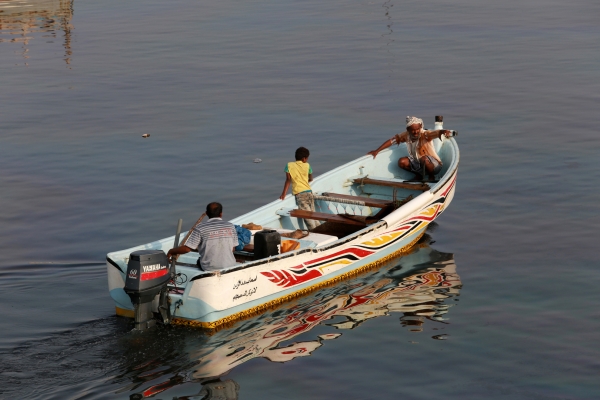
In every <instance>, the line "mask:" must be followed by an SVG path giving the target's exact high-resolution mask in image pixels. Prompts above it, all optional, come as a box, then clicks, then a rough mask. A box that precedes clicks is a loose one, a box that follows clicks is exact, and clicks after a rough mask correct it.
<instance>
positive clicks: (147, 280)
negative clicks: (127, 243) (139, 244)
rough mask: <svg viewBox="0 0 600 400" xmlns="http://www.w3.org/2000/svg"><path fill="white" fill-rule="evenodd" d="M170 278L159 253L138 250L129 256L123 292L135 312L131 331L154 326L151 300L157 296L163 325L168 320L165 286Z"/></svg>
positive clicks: (164, 256) (169, 312)
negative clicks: (128, 298)
mask: <svg viewBox="0 0 600 400" xmlns="http://www.w3.org/2000/svg"><path fill="white" fill-rule="evenodd" d="M170 279H171V274H170V269H169V261H168V259H167V255H166V254H165V252H164V251H162V250H138V251H134V252H133V253H131V254H130V255H129V262H128V263H127V277H126V280H125V288H124V289H125V293H127V294H128V295H129V297H130V298H131V302H132V303H133V307H134V309H135V329H137V330H141V331H142V330H145V329H147V328H150V327H152V326H154V325H155V324H156V320H155V319H154V315H153V314H152V301H153V300H154V298H155V297H156V295H157V294H159V293H160V299H159V304H158V311H159V313H160V315H161V317H162V320H163V322H164V323H167V324H168V323H169V321H170V319H171V309H170V307H169V303H168V298H167V283H168V282H169V280H170Z"/></svg>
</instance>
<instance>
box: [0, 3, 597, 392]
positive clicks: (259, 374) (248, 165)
mask: <svg viewBox="0 0 600 400" xmlns="http://www.w3.org/2000/svg"><path fill="white" fill-rule="evenodd" d="M0 11H1V12H0V105H1V108H0V227H1V228H0V250H1V251H0V282H1V287H2V290H1V291H0V310H2V314H1V315H2V317H3V318H1V319H0V357H1V359H2V363H0V377H1V378H2V381H3V384H2V385H0V398H27V399H129V398H130V396H132V395H135V394H138V395H142V396H147V397H148V396H149V397H152V398H156V399H172V398H175V397H179V398H185V399H195V398H197V399H202V398H218V396H221V397H223V398H227V397H229V398H235V396H237V397H238V398H239V399H284V398H285V399H306V398H316V399H395V398H407V399H432V398H441V397H444V398H452V399H464V398H473V399H476V398H491V399H508V398H510V399H596V398H599V397H600V379H599V378H598V377H599V375H600V346H598V343H599V342H600V333H599V332H600V322H599V321H600V318H599V317H600V308H598V305H599V304H600V293H599V291H598V286H599V284H600V272H599V271H598V268H599V267H600V265H599V264H600V263H599V261H598V250H597V249H598V244H597V242H598V238H599V235H598V227H600V206H599V204H600V195H599V194H600V191H599V190H598V185H599V184H600V167H599V166H598V158H599V157H598V156H599V154H600V134H599V132H598V126H600V114H599V113H598V110H599V109H600V51H599V50H600V48H599V43H600V24H598V21H599V20H600V3H598V2H597V1H591V0H576V1H571V2H563V1H552V0H547V1H543V0H524V1H514V0H508V1H504V2H491V1H487V2H475V1H471V0H457V1H452V2H448V1H431V2H417V1H406V2H393V1H388V2H369V1H354V2H352V1H337V0H332V1H328V2H321V1H311V0H308V1H301V2H300V1H269V0H249V1H245V2H241V1H220V2H192V1H185V0H181V1H171V2H156V1H144V2H142V1H129V2H117V1H104V2H90V1H88V2H84V1H68V0H43V1H42V0H39V1H34V0H20V1H15V0H11V1H2V2H0ZM406 115H418V116H420V117H422V118H424V119H425V121H426V126H428V127H431V126H432V125H433V116H434V115H444V116H445V121H446V122H445V127H446V128H449V129H456V130H458V131H459V136H458V138H457V140H458V144H459V147H460V150H461V164H460V167H459V178H458V185H457V191H456V195H455V197H454V200H453V203H452V205H451V206H450V208H449V209H448V210H447V212H445V213H444V214H443V215H442V216H441V217H440V218H439V220H438V221H437V224H435V225H434V226H433V227H432V229H431V230H430V231H429V235H430V236H431V240H432V241H435V243H432V244H431V245H430V246H429V247H427V246H426V247H424V248H423V249H420V250H418V252H417V255H418V257H421V258H422V260H421V261H419V262H418V263H416V264H415V263H412V264H411V261H410V260H403V259H398V260H395V261H394V262H393V263H392V264H390V265H389V266H388V267H386V268H383V269H382V270H381V271H372V272H370V273H368V274H366V275H362V276H360V277H357V278H356V279H355V280H351V281H348V282H343V283H341V284H339V285H336V286H334V287H330V288H327V289H325V290H323V291H320V292H317V293H314V294H312V295H311V296H308V297H306V298H302V299H299V300H297V301H295V302H293V303H290V304H287V305H285V306H283V307H280V308H279V309H277V310H272V311H270V312H268V313H265V314H263V315H261V316H257V317H255V318H254V319H251V320H248V321H245V322H243V323H241V324H238V325H235V326H233V327H230V328H228V329H226V330H223V331H220V332H219V333H218V334H217V335H214V336H207V335H205V334H203V333H202V332H200V331H198V330H193V329H187V328H182V327H171V328H168V329H158V330H156V331H154V332H152V333H149V334H147V335H136V334H133V333H131V332H129V330H130V326H129V325H128V324H127V321H124V320H122V319H120V318H117V317H115V316H114V304H113V303H112V301H111V300H110V297H109V295H108V291H107V282H106V269H105V268H106V267H105V265H104V259H105V255H106V253H107V252H110V251H114V250H119V249H123V248H127V247H131V246H134V245H137V244H141V243H146V242H149V241H152V240H155V239H158V238H162V237H166V236H170V235H172V234H173V233H174V230H175V225H176V221H177V219H178V218H183V219H184V224H185V225H190V224H192V223H193V222H194V221H196V219H197V218H198V216H199V215H200V214H201V213H202V210H203V208H204V205H205V204H206V203H207V202H209V201H213V200H218V201H221V202H222V203H223V204H224V207H225V217H229V218H232V217H234V216H237V215H240V214H242V213H244V212H247V211H249V210H252V209H254V208H256V207H257V206H259V205H262V204H264V203H266V202H268V201H271V200H272V199H275V198H277V197H278V196H279V194H280V193H281V189H282V185H283V173H282V169H283V165H284V163H285V162H287V161H290V160H291V159H292V157H293V151H294V149H295V148H297V147H298V146H301V145H303V146H306V147H308V148H309V149H310V150H311V158H310V161H311V165H312V167H313V169H314V171H315V174H317V175H319V174H321V173H323V172H325V171H327V170H330V169H332V168H334V167H336V166H338V165H340V164H342V163H345V162H347V161H350V160H352V159H354V158H356V157H358V156H360V155H362V154H365V153H366V152H367V151H369V150H372V149H374V148H376V147H377V146H378V145H379V144H381V143H382V142H383V141H384V140H386V139H388V138H389V137H391V136H392V135H393V134H394V133H396V132H398V131H401V130H403V125H404V124H403V121H404V117H405V116H406ZM144 133H149V134H150V137H149V138H148V139H143V138H142V136H141V135H142V134H144ZM255 158H261V159H262V160H263V162H262V163H259V164H255V163H253V162H252V160H253V159H255ZM415 257H416V256H415ZM454 263H456V273H454V272H443V271H444V268H446V266H447V265H450V264H452V265H454ZM408 264H411V265H413V264H414V265H417V266H418V268H417V269H418V270H419V271H421V273H425V272H426V271H430V272H432V271H433V272H435V271H437V272H438V273H440V274H445V275H444V276H446V277H449V279H450V280H451V281H452V282H454V283H453V286H452V291H450V290H449V289H448V290H446V289H444V290H445V291H444V290H441V289H440V288H434V289H431V290H424V291H418V293H417V297H416V298H414V299H411V300H407V299H406V297H403V295H400V294H394V295H393V296H392V297H393V298H394V301H390V302H383V301H382V303H377V304H376V305H375V306H373V304H371V306H372V307H371V308H369V307H367V306H366V305H365V306H364V307H362V306H361V307H362V308H354V309H351V310H345V309H343V307H342V306H340V303H338V302H339V301H341V300H340V299H346V300H347V299H348V298H349V297H348V296H350V294H351V293H354V292H355V291H359V292H360V291H361V290H364V291H367V292H368V291H369V288H372V287H374V286H373V285H382V286H381V287H385V288H388V289H389V290H390V292H391V291H392V289H393V288H396V289H394V290H397V288H402V287H404V286H403V285H410V284H411V282H413V281H415V280H417V281H418V279H420V278H418V277H416V278H415V277H414V276H413V275H412V274H410V273H406V274H405V273H404V272H401V273H399V272H397V271H403V270H402V267H403V266H404V267H406V265H408ZM424 271H425V272H424ZM386 279H387V280H386ZM411 279H412V281H411ZM384 281H385V282H384ZM386 285H388V286H386ZM415 288H416V287H415ZM438 289H439V290H438ZM394 293H396V292H394ZM432 293H433V294H432ZM434 295H435V296H434ZM344 296H346V297H344ZM418 296H421V297H418ZM428 296H434V297H435V299H432V298H430V297H428ZM436 296H437V297H436ZM459 299H460V301H459ZM413 300H414V301H413ZM332 302H333V303H332ZM346 303H347V302H346ZM344 304H345V303H344ZM323 305H330V307H329V308H328V309H327V310H329V309H330V308H331V310H329V311H327V310H322V309H320V308H319V307H321V306H323ZM332 307H333V308H332ZM411 307H412V308H411ZM325 311H327V312H325ZM290 315H292V316H293V317H290ZM312 315H318V316H319V318H316V319H314V318H308V316H312ZM286 318H287V319H286ZM290 318H291V319H290ZM307 319H309V320H311V321H314V323H312V324H309V325H310V326H306V327H304V328H303V329H301V330H300V333H298V334H296V335H293V334H290V335H289V336H286V335H283V334H282V332H286V331H285V329H290V328H289V327H290V326H292V325H294V324H301V323H302V321H305V320H307ZM282 321H283V322H282ZM275 326H277V327H279V328H274V329H275V330H277V329H282V330H280V331H277V333H278V334H279V336H277V335H276V336H277V337H275V338H273V339H272V340H271V341H265V340H264V334H265V332H266V331H267V330H268V328H269V327H275ZM294 326H295V325H294ZM340 333H341V335H339V334H340ZM238 344H239V347H235V348H234V346H237V345H238ZM240 349H244V350H240ZM229 350H231V352H229ZM232 353H233V354H232ZM238 353H239V354H240V356H241V354H242V353H243V355H244V356H245V358H244V359H243V360H241V362H240V361H239V360H237V359H235V360H237V361H235V360H234V361H235V362H232V363H231V367H230V368H227V366H223V365H221V364H220V363H219V362H217V361H215V360H222V359H225V360H229V359H228V358H227V357H236V354H238ZM211 355H214V356H215V357H216V358H211ZM217 356H218V357H217ZM219 357H220V358H219ZM227 362H229V361H227ZM227 365H228V364H227ZM227 371H229V372H228V373H226V372H227ZM223 373H225V374H224V375H221V374H223ZM214 375H221V376H220V378H219V379H220V381H215V380H211V378H210V377H211V376H214ZM211 396H212V397H211ZM138 397H139V396H138Z"/></svg>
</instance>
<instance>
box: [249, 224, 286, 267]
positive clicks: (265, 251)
mask: <svg viewBox="0 0 600 400" xmlns="http://www.w3.org/2000/svg"><path fill="white" fill-rule="evenodd" d="M280 249H281V235H280V234H279V232H277V231H276V230H262V231H258V232H256V233H255V234H254V259H255V260H260V259H261V258H266V257H270V256H276V255H277V254H279V253H280Z"/></svg>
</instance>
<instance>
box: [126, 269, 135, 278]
mask: <svg viewBox="0 0 600 400" xmlns="http://www.w3.org/2000/svg"><path fill="white" fill-rule="evenodd" d="M128 277H129V278H131V279H137V269H132V270H131V271H129V276H128Z"/></svg>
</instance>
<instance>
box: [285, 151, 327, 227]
mask: <svg viewBox="0 0 600 400" xmlns="http://www.w3.org/2000/svg"><path fill="white" fill-rule="evenodd" d="M295 156H296V161H295V162H289V163H287V165H286V166H285V170H284V171H285V184H284V185H283V193H281V196H279V198H280V199H281V200H284V199H285V195H286V193H287V191H288V189H289V187H290V183H291V184H292V194H293V195H294V196H296V204H298V209H300V210H306V211H315V199H314V198H313V193H312V189H311V187H310V184H309V182H311V181H312V180H313V178H312V168H311V167H310V164H309V163H308V156H310V152H309V151H308V149H307V148H305V147H298V148H297V149H296V154H295ZM304 223H305V224H306V227H307V228H308V230H313V229H315V228H316V227H317V226H319V223H318V222H317V221H315V220H312V219H305V220H304Z"/></svg>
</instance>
